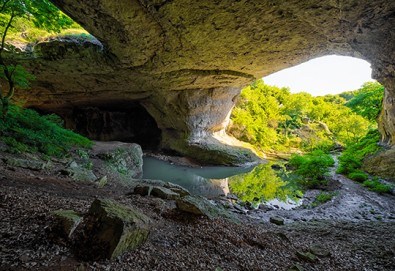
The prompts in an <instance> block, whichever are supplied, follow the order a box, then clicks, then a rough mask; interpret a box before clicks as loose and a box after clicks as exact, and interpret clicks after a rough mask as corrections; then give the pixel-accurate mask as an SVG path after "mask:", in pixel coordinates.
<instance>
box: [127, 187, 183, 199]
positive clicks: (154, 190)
mask: <svg viewBox="0 0 395 271" xmlns="http://www.w3.org/2000/svg"><path fill="white" fill-rule="evenodd" d="M134 193H135V194H139V195H142V196H153V197H157V198H161V199H169V200H174V199H177V198H179V197H180V194H178V193H176V192H173V191H172V190H170V189H168V188H165V187H161V186H152V185H136V186H135V188H134Z"/></svg>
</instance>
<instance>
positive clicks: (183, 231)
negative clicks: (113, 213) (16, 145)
mask: <svg viewBox="0 0 395 271" xmlns="http://www.w3.org/2000/svg"><path fill="white" fill-rule="evenodd" d="M127 192H130V191H126V190H125V189H124V187H121V186H117V185H116V184H109V185H107V186H105V187H104V188H102V189H98V188H97V187H96V186H95V185H92V184H84V183H77V182H74V181H72V180H70V179H67V178H66V177H61V176H48V175H43V174H41V173H40V172H36V171H29V170H19V169H15V168H13V169H9V168H3V169H2V171H1V172H0V217H1V220H0V237H1V238H0V239H1V243H0V263H1V265H0V270H289V269H290V268H292V267H296V265H297V266H299V267H302V268H303V270H394V266H395V238H394V236H395V223H394V222H382V221H358V222H351V221H348V222H346V221H338V220H333V219H332V220H331V219H327V220H314V221H310V222H303V221H298V222H294V223H290V224H286V225H283V226H277V225H274V224H271V223H268V222H264V221H262V220H256V219H253V218H251V217H248V216H246V215H240V219H241V221H242V223H241V224H233V223H231V222H229V221H227V220H223V219H215V220H209V219H206V218H202V217H192V216H189V215H185V214H182V213H179V212H178V211H177V210H176V209H175V203H174V201H164V200H161V199H157V198H152V197H141V196H138V195H133V196H130V195H127ZM95 197H102V198H104V197H105V198H113V199H114V200H117V201H118V202H120V203H123V204H126V205H129V206H133V207H135V208H137V209H139V210H141V211H142V212H144V213H145V214H146V215H148V216H149V217H150V218H151V219H152V221H153V222H152V225H151V227H152V228H151V234H150V236H149V239H148V241H147V242H146V243H145V244H144V245H143V246H141V247H140V248H138V249H136V250H135V251H132V252H129V253H125V254H124V255H122V256H121V257H119V258H118V259H116V260H113V261H109V260H103V261H98V262H80V261H79V260H77V259H76V258H75V257H74V256H73V255H72V254H71V252H70V250H69V249H68V248H67V246H66V245H65V244H62V243H56V242H54V241H53V239H51V238H50V234H49V232H50V231H49V229H50V227H51V225H53V223H54V221H53V218H52V217H51V214H50V213H51V211H54V210H58V209H74V210H77V211H80V212H85V211H87V210H88V208H89V206H90V204H91V202H92V201H93V199H94V198H95ZM317 246H318V247H320V249H321V250H322V251H323V252H325V253H329V254H330V255H329V256H322V257H318V258H316V259H315V260H311V259H308V258H305V257H303V256H301V255H300V253H299V252H307V251H308V250H309V249H311V248H312V247H317ZM298 253H299V256H298ZM325 253H324V254H325ZM295 270H302V269H295Z"/></svg>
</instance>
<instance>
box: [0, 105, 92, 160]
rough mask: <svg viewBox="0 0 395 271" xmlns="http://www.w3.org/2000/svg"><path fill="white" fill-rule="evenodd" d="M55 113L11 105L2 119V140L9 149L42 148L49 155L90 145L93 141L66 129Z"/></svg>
mask: <svg viewBox="0 0 395 271" xmlns="http://www.w3.org/2000/svg"><path fill="white" fill-rule="evenodd" d="M60 123H61V119H60V118H59V117H57V116H55V115H48V116H40V115H39V114H38V113H37V112H36V111H34V110H30V109H22V108H20V107H17V106H11V107H10V110H9V114H8V115H7V118H6V119H5V120H4V119H0V140H1V141H3V142H4V143H6V144H7V145H8V147H9V151H11V152H14V153H21V152H40V153H43V154H45V155H47V156H57V157H60V156H63V155H66V154H67V153H68V151H69V150H70V149H71V148H72V147H74V146H75V147H90V146H91V144H92V143H91V141H90V140H89V139H87V138H85V137H83V136H81V135H78V134H76V133H73V132H72V131H70V130H67V129H64V128H63V127H62V126H61V125H60Z"/></svg>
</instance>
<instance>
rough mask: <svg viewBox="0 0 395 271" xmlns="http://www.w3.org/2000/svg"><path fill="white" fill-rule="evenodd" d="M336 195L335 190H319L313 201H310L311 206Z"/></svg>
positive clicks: (315, 205) (322, 202)
mask: <svg viewBox="0 0 395 271" xmlns="http://www.w3.org/2000/svg"><path fill="white" fill-rule="evenodd" d="M336 195H337V192H320V193H319V194H318V195H317V197H316V198H315V199H314V201H313V203H311V206H312V207H317V206H318V205H321V204H324V203H325V202H328V201H330V200H332V198H333V197H334V196H336Z"/></svg>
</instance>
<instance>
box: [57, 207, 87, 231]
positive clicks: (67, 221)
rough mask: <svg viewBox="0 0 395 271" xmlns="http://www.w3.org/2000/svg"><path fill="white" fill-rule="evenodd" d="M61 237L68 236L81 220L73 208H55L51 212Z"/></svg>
mask: <svg viewBox="0 0 395 271" xmlns="http://www.w3.org/2000/svg"><path fill="white" fill-rule="evenodd" d="M52 214H53V215H54V217H55V219H56V220H57V224H58V225H57V226H58V229H59V230H60V234H61V236H62V237H68V238H69V237H70V236H71V235H72V234H73V232H74V230H75V229H76V228H77V226H78V225H79V224H80V223H81V221H82V216H81V215H80V214H78V213H77V212H75V211H73V210H57V211H54V212H53V213H52Z"/></svg>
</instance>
